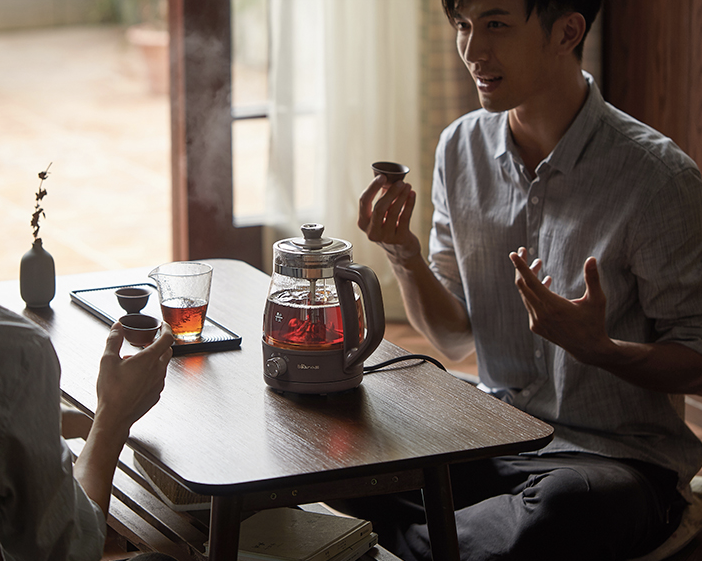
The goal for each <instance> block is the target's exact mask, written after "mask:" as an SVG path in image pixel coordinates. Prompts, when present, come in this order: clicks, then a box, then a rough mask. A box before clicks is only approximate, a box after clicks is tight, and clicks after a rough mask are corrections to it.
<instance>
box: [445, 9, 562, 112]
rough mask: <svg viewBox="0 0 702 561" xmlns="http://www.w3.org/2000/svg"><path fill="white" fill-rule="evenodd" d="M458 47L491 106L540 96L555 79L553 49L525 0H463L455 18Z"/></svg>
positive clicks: (487, 106)
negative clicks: (551, 71) (553, 77)
mask: <svg viewBox="0 0 702 561" xmlns="http://www.w3.org/2000/svg"><path fill="white" fill-rule="evenodd" d="M455 24H456V28H457V30H458V32H457V37H456V44H457V47H458V53H459V54H460V56H461V58H462V59H463V62H464V63H465V65H466V67H467V68H468V70H469V71H470V73H471V75H472V76H473V80H475V83H476V85H477V87H478V95H479V97H480V103H481V105H482V106H483V107H484V108H485V109H487V110H488V111H507V110H510V109H515V108H518V107H520V106H523V105H525V104H529V103H530V102H532V101H535V100H537V99H538V97H539V95H540V94H542V93H544V92H545V90H546V87H547V86H548V85H549V84H550V79H549V71H550V70H551V69H552V64H551V63H552V61H553V59H552V56H553V54H552V53H553V50H552V49H550V48H549V47H550V42H549V39H548V37H547V36H546V33H545V32H544V30H543V28H542V27H541V23H540V22H539V18H538V16H537V14H536V12H535V11H534V12H532V14H531V17H529V19H528V20H527V19H526V8H525V2H524V0H464V1H463V2H462V3H461V5H460V7H459V8H458V14H457V17H456V18H455Z"/></svg>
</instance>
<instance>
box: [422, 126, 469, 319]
mask: <svg viewBox="0 0 702 561" xmlns="http://www.w3.org/2000/svg"><path fill="white" fill-rule="evenodd" d="M445 135H446V132H444V134H442V137H441V140H440V141H439V145H438V147H437V149H436V158H435V165H434V178H433V181H432V195H431V199H432V203H433V205H434V214H433V217H432V228H431V233H430V235H429V267H430V268H431V270H432V272H433V273H434V275H435V276H436V278H438V279H439V281H441V283H442V284H443V285H444V286H445V287H446V289H447V290H448V291H449V292H451V294H453V295H454V296H455V297H456V298H458V300H459V301H461V302H463V304H464V305H465V304H466V296H465V293H464V291H463V284H462V282H461V274H460V271H459V268H458V262H457V260H456V251H455V248H454V238H453V233H452V229H451V216H450V210H449V206H448V200H447V196H446V188H447V187H446V181H445V180H446V174H445V170H446V158H445V155H444V152H445V150H444V147H445V144H446V139H445Z"/></svg>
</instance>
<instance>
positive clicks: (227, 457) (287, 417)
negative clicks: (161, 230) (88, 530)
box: [0, 259, 553, 560]
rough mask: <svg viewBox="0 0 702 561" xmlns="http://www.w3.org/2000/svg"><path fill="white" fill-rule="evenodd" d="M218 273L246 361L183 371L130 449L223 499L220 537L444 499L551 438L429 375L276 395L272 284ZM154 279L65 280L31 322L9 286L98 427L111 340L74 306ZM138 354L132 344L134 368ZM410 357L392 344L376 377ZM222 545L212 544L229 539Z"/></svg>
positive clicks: (220, 301) (206, 360) (529, 421)
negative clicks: (499, 460) (485, 461)
mask: <svg viewBox="0 0 702 561" xmlns="http://www.w3.org/2000/svg"><path fill="white" fill-rule="evenodd" d="M207 262H209V263H210V264H211V265H213V267H214V274H213V284H212V293H211V298H210V306H209V309H208V316H209V317H210V318H212V319H213V320H215V321H217V322H219V323H221V324H222V325H224V326H225V327H227V328H228V329H230V330H232V331H234V332H236V333H237V334H239V335H240V336H241V337H242V342H241V348H240V349H238V350H229V351H221V352H212V353H199V354H191V355H183V356H177V357H174V358H173V359H172V361H171V364H170V366H169V370H168V376H167V380H166V387H165V389H164V391H163V394H162V397H161V400H160V401H159V403H158V404H157V405H156V406H155V407H154V408H153V409H152V410H151V411H149V413H147V414H146V415H145V416H144V417H143V418H142V419H141V420H139V421H138V422H137V423H136V424H135V425H134V427H133V428H132V431H131V436H130V441H129V446H130V447H132V448H133V449H134V450H135V451H137V452H139V453H141V454H142V455H143V456H145V457H146V458H148V459H149V460H151V461H152V462H154V464H156V465H158V466H159V467H161V468H162V469H164V470H165V471H166V472H167V473H169V474H170V475H171V476H173V477H174V478H175V479H176V480H177V481H179V482H180V483H182V484H184V485H185V486H187V487H188V488H190V489H191V490H193V491H195V492H197V493H200V494H205V495H214V496H216V497H220V498H221V500H215V501H214V502H213V505H214V506H213V517H214V518H213V526H215V527H216V526H217V525H218V524H223V523H225V521H227V523H231V520H235V521H236V520H237V518H238V516H239V514H240V513H241V511H242V510H253V509H261V508H271V507H277V506H285V505H286V504H302V503H305V502H312V501H317V500H324V499H331V498H339V497H343V496H352V495H363V494H373V493H376V492H388V491H394V490H402V489H406V488H419V487H423V488H425V492H426V489H427V487H431V486H432V485H438V486H439V487H445V486H446V483H447V479H446V478H447V468H446V466H447V465H448V464H450V463H454V462H462V461H468V460H474V459H479V458H485V457H492V456H497V455H502V454H513V453H518V452H522V451H527V450H534V449H538V448H541V447H542V446H544V445H545V444H546V443H547V442H549V441H550V439H551V438H552V432H553V431H552V428H551V427H550V426H549V425H547V424H545V423H543V422H541V421H539V420H537V419H534V418H533V417H531V416H529V415H527V414H525V413H523V412H521V411H519V410H517V409H515V408H513V407H510V406H508V405H506V404H504V403H502V402H500V401H499V400H496V399H494V398H492V397H490V396H488V395H486V394H484V393H483V392H481V391H479V390H477V389H476V388H474V387H472V386H471V385H469V384H467V383H466V382H464V381H462V380H459V379H457V378H455V377H453V376H451V375H450V374H447V373H445V372H443V371H442V370H440V369H439V368H437V367H436V366H434V365H432V364H429V363H418V361H412V362H406V363H400V364H399V365H396V366H394V367H390V368H389V369H387V370H382V371H378V372H376V373H373V374H368V375H366V376H365V378H364V380H363V382H362V384H361V385H360V386H359V387H358V388H357V389H355V390H351V391H349V392H346V393H342V394H338V395H327V396H314V395H307V396H302V395H293V394H287V393H286V394H279V393H276V392H275V391H273V390H271V389H270V388H268V387H267V386H266V384H265V383H264V380H263V355H262V350H261V335H262V321H263V309H264V305H265V300H266V295H267V291H268V283H269V277H268V276H267V275H265V274H264V273H262V272H260V271H258V270H256V269H254V268H252V267H250V266H248V265H247V264H245V263H243V262H239V261H234V260H224V259H213V260H208V261H207ZM148 272H149V269H130V270H123V271H112V272H98V273H87V274H79V275H74V276H64V277H59V278H57V294H56V297H55V298H54V300H53V302H52V303H51V307H50V308H49V309H43V310H30V309H26V308H25V306H24V303H23V302H22V301H21V299H20V296H19V287H18V283H17V281H5V282H2V283H0V305H3V306H5V307H7V308H9V309H12V310H14V311H16V312H18V313H21V314H23V315H25V316H27V317H29V318H30V319H32V320H34V321H36V322H37V323H39V324H40V325H42V326H43V327H44V328H45V329H47V331H48V332H49V333H50V335H51V339H52V341H53V344H54V346H55V348H56V351H57V354H58V356H59V359H60V361H61V366H62V376H61V389H62V391H63V393H64V395H65V396H66V397H67V399H69V401H71V402H72V403H74V404H75V405H76V406H78V407H79V408H80V409H82V410H84V411H86V412H88V413H91V412H93V411H94V410H95V406H96V396H95V382H96V376H97V370H98V363H99V360H100V357H101V355H102V351H103V349H104V344H105V340H106V337H107V334H108V331H109V326H108V325H107V324H106V323H105V322H104V321H102V320H100V319H98V318H97V317H95V316H93V315H91V314H90V313H88V312H87V311H85V310H84V309H83V308H81V307H79V306H78V305H76V304H75V303H73V302H71V299H70V297H69V293H70V291H72V290H80V289H90V288H101V287H107V286H118V285H124V284H134V283H142V282H148V281H149V279H148V277H147V274H148ZM152 298H157V296H156V295H153V296H152ZM132 352H135V349H133V348H131V347H130V346H129V345H128V344H126V343H125V346H124V347H123V354H128V353H132ZM403 354H406V352H405V351H403V350H402V349H400V348H399V347H396V346H395V345H392V344H391V343H389V342H387V341H384V342H383V343H382V344H381V346H380V347H379V348H378V349H377V350H376V352H375V353H374V354H373V355H372V356H371V357H370V358H369V359H368V360H367V361H366V365H372V364H376V363H378V362H380V361H383V360H386V359H388V358H390V357H395V356H401V355H403ZM432 470H435V471H432ZM437 470H438V471H437ZM428 474H432V475H431V476H430V477H431V478H432V481H431V482H429V481H427V477H428ZM435 475H436V476H437V477H438V479H437V478H435V477H434V476H435ZM449 490H450V486H449ZM440 491H441V489H438V490H437V492H440ZM449 495H450V492H449ZM232 498H236V501H234V502H232V501H231V500H230V499H232ZM437 500H439V502H440V503H441V501H442V500H443V499H437ZM218 513H219V514H218ZM217 516H219V517H220V519H219V521H218V520H217V519H216V517H217ZM443 516H444V517H445V516H447V515H446V514H445V513H444V515H443ZM452 516H453V513H452V512H451V513H450V516H449V517H448V520H449V523H450V521H451V520H452ZM211 531H212V532H214V534H215V536H213V534H211V542H212V541H213V539H215V538H217V539H221V536H219V537H217V536H216V534H217V530H216V529H214V530H211ZM454 535H455V529H454ZM449 537H450V529H449ZM228 539H229V541H230V543H229V544H228V545H227V544H225V545H223V546H222V549H218V547H219V546H218V545H216V544H212V543H211V547H212V545H214V548H213V550H211V554H210V557H211V558H212V559H215V558H221V559H225V558H231V557H227V556H226V555H225V553H224V552H225V551H229V550H230V549H231V547H236V545H237V543H238V542H237V541H236V540H238V534H237V535H236V536H234V538H231V537H229V538H228ZM232 540H233V545H232V543H231V541H232ZM432 543H434V540H432ZM234 551H236V550H234ZM454 554H455V552H452V550H450V551H449V553H448V554H447V555H450V556H453V555H454ZM435 558H436V559H438V558H439V557H438V556H437V555H435ZM450 558H451V557H442V558H441V559H442V560H443V559H450Z"/></svg>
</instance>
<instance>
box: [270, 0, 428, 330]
mask: <svg viewBox="0 0 702 561" xmlns="http://www.w3.org/2000/svg"><path fill="white" fill-rule="evenodd" d="M419 7H420V1H419V0H271V11H270V13H271V36H272V40H271V95H272V106H271V113H270V115H271V131H272V133H271V135H272V136H271V154H270V166H269V180H268V193H267V213H268V221H267V226H268V228H267V232H268V240H267V242H266V245H267V246H268V247H270V245H271V244H272V243H273V241H275V240H276V239H280V238H282V237H287V236H291V235H297V234H298V233H299V227H300V225H301V224H302V223H304V222H307V221H315V222H321V223H322V224H324V225H325V226H326V230H325V234H326V235H327V236H331V237H335V238H343V239H345V240H349V241H350V242H352V243H353V245H354V260H355V261H357V262H359V263H363V264H365V265H368V266H370V267H371V268H372V269H373V270H374V271H375V272H376V274H377V275H378V277H379V279H380V281H381V285H382V286H383V297H384V301H385V307H386V314H387V315H388V317H389V318H392V319H398V318H402V317H404V311H403V308H402V303H401V300H400V296H399V291H398V289H397V286H396V283H395V280H394V278H393V275H392V272H391V271H390V268H389V266H388V264H387V260H386V258H385V256H384V253H383V251H382V250H380V249H379V248H378V247H377V246H375V245H374V244H372V243H371V242H368V241H367V239H366V237H365V234H364V233H363V232H361V231H360V230H359V229H358V228H357V226H356V219H357V210H358V198H359V196H360V194H361V192H362V191H363V190H364V189H365V187H366V186H367V185H368V183H369V182H370V180H371V179H372V172H371V169H370V164H371V163H372V162H374V161H377V160H393V161H399V162H402V163H404V164H406V165H408V166H409V167H410V168H411V169H412V171H411V172H410V175H409V176H408V178H407V180H408V181H410V182H411V183H412V185H413V187H414V188H415V189H416V190H419V191H421V190H422V189H425V188H428V186H424V185H421V184H420V177H421V174H420V169H419V164H420V115H419V113H420V111H419V106H420V100H419V91H420V88H419V35H420V9H419ZM419 199H420V200H421V199H422V197H420V198H419ZM421 215H422V213H421V209H416V210H415V216H421ZM414 222H415V223H414V224H413V228H414V229H415V231H416V233H417V234H418V235H419V236H420V238H421V239H424V237H425V236H424V234H425V233H424V232H422V231H421V230H422V225H421V224H420V223H419V221H418V220H415V221H414ZM268 242H270V243H268Z"/></svg>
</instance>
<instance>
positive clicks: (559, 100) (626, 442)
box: [352, 0, 702, 561]
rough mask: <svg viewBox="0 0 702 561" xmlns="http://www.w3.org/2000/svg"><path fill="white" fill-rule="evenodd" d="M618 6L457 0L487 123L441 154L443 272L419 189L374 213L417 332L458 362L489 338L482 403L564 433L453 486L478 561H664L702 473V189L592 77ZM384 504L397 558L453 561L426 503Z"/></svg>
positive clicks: (437, 226)
mask: <svg viewBox="0 0 702 561" xmlns="http://www.w3.org/2000/svg"><path fill="white" fill-rule="evenodd" d="M599 7H600V1H599V0H550V1H549V0H463V1H460V0H458V1H456V0H444V9H445V11H446V13H447V15H448V17H449V19H450V20H451V22H452V23H453V25H454V27H455V28H456V31H457V46H458V52H459V54H460V56H461V58H462V59H463V61H464V63H465V64H466V66H467V68H468V70H469V71H470V73H471V75H472V76H473V79H474V80H475V82H476V85H477V88H478V94H479V97H480V101H481V105H482V107H483V109H482V110H479V111H476V112H473V113H470V114H468V115H465V116H463V117H462V118H460V119H458V120H457V121H456V122H454V123H453V124H451V125H450V126H449V127H448V128H447V129H446V130H445V131H444V132H443V134H442V136H441V139H440V141H439V145H438V147H437V152H436V165H435V172H434V184H433V195H432V200H433V203H434V218H433V227H432V232H431V237H430V246H429V263H428V264H427V263H426V262H425V261H424V259H423V258H422V256H421V253H420V251H421V248H420V243H419V241H418V239H417V238H416V236H414V234H412V232H411V231H410V228H409V223H410V216H411V214H412V210H413V207H414V202H415V194H414V192H413V191H412V190H411V186H410V185H408V184H406V183H403V182H397V183H394V184H392V185H389V184H387V183H386V182H385V178H384V177H383V176H379V177H377V178H376V179H375V180H374V181H373V182H372V183H371V184H370V186H369V187H368V189H367V190H366V191H365V192H364V193H363V195H362V196H361V199H360V211H359V220H358V223H359V226H360V227H361V228H362V229H363V230H364V231H365V232H366V233H367V235H368V237H369V239H371V240H373V241H375V242H377V243H379V244H380V245H381V246H382V247H383V248H384V249H385V250H386V252H387V255H388V257H389V260H390V262H391V264H392V268H393V271H394V273H395V275H396V277H397V279H398V281H399V285H400V288H401V291H402V296H403V300H404V303H405V307H406V310H407V314H408V317H409V319H410V321H411V323H412V325H413V326H415V327H416V328H417V329H418V330H419V331H421V332H422V333H423V334H424V335H425V336H426V337H427V338H428V339H429V340H430V341H431V342H432V343H433V344H434V345H435V346H436V347H437V348H438V349H440V350H441V351H442V352H443V353H444V354H446V355H447V356H449V357H450V358H454V359H459V358H461V357H463V356H465V354H466V353H467V352H468V350H469V345H470V341H471V338H474V340H475V348H476V350H477V355H478V364H479V374H480V380H481V388H483V389H485V390H486V391H489V392H491V393H493V394H495V395H496V396H498V397H500V398H502V399H504V400H506V401H508V402H510V403H513V404H514V405H515V406H516V407H518V408H520V409H522V410H524V411H526V412H528V413H530V414H532V415H535V416H536V417H539V418H541V419H543V420H545V421H547V422H549V423H550V424H552V425H553V426H554V429H555V438H554V440H553V442H552V443H550V444H549V445H548V446H546V447H545V448H544V449H543V450H541V451H539V452H538V453H534V454H524V455H521V456H518V457H512V458H500V459H497V460H494V461H484V462H476V463H469V464H465V465H456V466H453V467H452V472H451V474H452V487H453V493H454V501H455V507H456V520H457V527H458V536H459V546H460V549H461V555H462V559H466V560H467V559H470V560H487V559H519V560H523V559H539V560H548V559H553V560H563V559H568V560H576V559H583V560H586V559H587V560H592V559H597V560H604V559H629V558H633V557H636V556H638V555H642V554H644V553H646V552H648V551H651V550H652V549H654V548H655V547H656V546H657V545H659V544H660V543H662V542H663V541H664V540H665V539H666V538H667V537H668V536H669V535H670V534H671V533H672V532H673V531H674V529H675V528H676V526H677V523H678V522H679V520H680V516H681V512H682V510H683V508H684V506H685V501H684V500H683V497H685V496H687V493H689V488H688V483H689V480H690V479H691V477H692V476H693V475H694V474H695V473H696V472H697V470H698V469H699V468H700V465H702V445H701V444H700V442H699V441H698V440H697V439H696V438H695V436H694V435H693V434H692V433H691V432H690V431H689V429H688V428H687V427H686V426H685V424H684V422H683V420H682V418H681V415H682V412H683V405H684V403H683V395H682V394H684V393H693V392H699V391H701V390H702V290H700V284H699V283H700V279H702V184H701V181H700V174H699V171H698V169H697V167H696V166H695V164H694V163H693V162H692V161H691V160H690V159H689V158H688V157H687V156H685V155H684V154H683V153H682V152H681V151H680V150H679V149H678V148H677V147H676V146H675V145H674V144H673V143H672V142H671V141H670V140H669V139H666V138H664V137H663V136H661V135H660V134H658V133H657V132H655V131H653V130H652V129H650V128H649V127H646V126H645V125H643V124H641V123H639V122H637V121H635V120H634V119H632V118H631V117H629V116H627V115H625V114H623V113H621V112H619V111H617V110H616V109H614V108H613V107H611V106H610V105H608V104H606V103H605V102H604V101H603V99H602V97H601V94H600V92H599V90H598V88H597V86H596V84H595V83H594V81H593V80H592V79H591V77H590V76H589V75H587V74H585V73H583V72H582V69H581V57H582V44H583V41H584V38H585V36H586V34H587V31H588V30H589V27H590V25H591V23H592V21H593V20H594V18H595V17H596V14H597V12H598V10H599ZM528 262H531V263H530V264H529V263H528ZM515 284H516V288H515ZM373 503H374V504H373V508H374V509H375V510H374V511H370V512H371V513H374V514H375V516H373V515H371V518H372V519H373V521H374V523H376V521H377V525H378V526H379V528H380V529H379V535H380V536H381V543H385V545H386V547H390V548H391V549H394V550H395V552H396V553H397V554H398V555H400V556H401V557H402V558H403V559H404V560H405V561H414V560H428V559H430V558H431V557H430V553H429V545H428V534H427V530H426V526H425V525H424V519H423V512H422V509H421V501H417V498H416V497H414V496H403V497H400V498H381V499H377V500H374V501H373ZM366 507H367V505H366ZM362 508H365V507H361V506H358V505H357V506H356V507H354V508H353V509H352V511H353V512H355V513H356V514H357V515H361V514H364V512H365V514H366V515H367V514H368V512H367V511H364V510H362ZM381 509H387V512H386V513H385V514H383V510H381ZM390 517H391V518H390ZM390 519H391V520H392V522H393V523H392V524H390V523H389V522H386V521H388V520H390Z"/></svg>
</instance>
